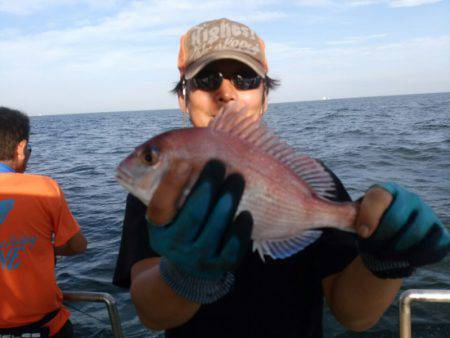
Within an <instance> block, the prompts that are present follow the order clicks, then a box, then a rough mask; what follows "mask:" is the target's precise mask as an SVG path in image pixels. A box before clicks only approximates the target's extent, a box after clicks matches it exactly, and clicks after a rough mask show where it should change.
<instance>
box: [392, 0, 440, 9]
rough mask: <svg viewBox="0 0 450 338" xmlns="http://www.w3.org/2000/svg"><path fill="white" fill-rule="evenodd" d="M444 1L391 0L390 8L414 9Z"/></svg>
mask: <svg viewBox="0 0 450 338" xmlns="http://www.w3.org/2000/svg"><path fill="white" fill-rule="evenodd" d="M438 2H442V0H391V1H389V6H390V7H414V6H422V5H431V4H435V3H438Z"/></svg>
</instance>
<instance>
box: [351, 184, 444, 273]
mask: <svg viewBox="0 0 450 338" xmlns="http://www.w3.org/2000/svg"><path fill="white" fill-rule="evenodd" d="M376 186H377V187H380V188H383V189H385V190H387V191H388V192H389V193H390V194H391V195H392V197H393V200H392V203H391V205H390V206H389V208H388V209H387V210H386V211H385V213H384V215H383V217H382V219H381V221H380V224H379V225H378V227H377V229H376V230H375V232H374V233H373V234H372V235H371V236H370V237H369V238H367V239H362V238H360V239H359V248H360V252H361V256H362V259H363V262H364V264H365V266H366V267H367V268H368V269H369V270H370V271H372V273H373V274H374V275H375V276H377V277H380V278H403V277H408V276H410V275H411V274H412V273H413V271H414V269H415V268H416V267H419V266H423V265H426V264H432V263H436V262H438V261H440V260H441V259H443V258H444V257H445V255H446V254H447V253H448V251H449V249H450V235H449V232H448V231H447V229H446V228H445V227H444V225H443V224H442V222H441V221H440V220H439V218H438V217H437V216H436V215H435V213H434V212H433V210H431V208H430V207H429V206H427V205H426V204H425V203H424V202H423V201H422V200H421V199H420V198H419V197H418V196H417V195H416V194H414V193H412V192H409V191H407V190H406V189H404V188H402V187H401V186H399V185H397V184H395V183H384V184H379V185H376Z"/></svg>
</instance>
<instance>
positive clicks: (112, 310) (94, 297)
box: [63, 291, 124, 338]
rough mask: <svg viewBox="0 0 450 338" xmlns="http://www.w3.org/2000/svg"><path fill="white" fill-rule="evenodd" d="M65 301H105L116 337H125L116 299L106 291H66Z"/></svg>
mask: <svg viewBox="0 0 450 338" xmlns="http://www.w3.org/2000/svg"><path fill="white" fill-rule="evenodd" d="M63 294H64V301H68V302H93V303H104V304H105V305H106V309H107V310H108V316H109V321H110V322H111V329H112V333H113V337H114V338H123V337H124V336H123V331H122V325H121V323H120V317H119V311H118V310H117V306H116V300H115V299H114V297H113V296H111V295H110V294H109V293H106V292H85V291H64V292H63Z"/></svg>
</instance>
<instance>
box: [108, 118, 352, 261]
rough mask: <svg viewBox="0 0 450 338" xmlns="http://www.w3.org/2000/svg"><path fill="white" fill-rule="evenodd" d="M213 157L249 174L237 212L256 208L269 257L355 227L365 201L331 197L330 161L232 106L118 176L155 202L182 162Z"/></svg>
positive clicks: (132, 161) (143, 149) (258, 236)
mask: <svg viewBox="0 0 450 338" xmlns="http://www.w3.org/2000/svg"><path fill="white" fill-rule="evenodd" d="M211 159H217V160H220V161H222V162H224V163H225V165H226V174H227V175H229V174H232V173H239V174H241V175H242V176H243V177H244V180H245V189H244V192H243V195H242V198H241V201H240V203H239V207H238V211H237V212H236V215H237V214H239V212H240V211H243V210H247V211H249V212H250V213H251V215H252V217H253V228H252V234H251V238H252V240H253V251H257V252H258V253H259V255H260V256H261V258H262V259H263V260H264V259H265V256H269V257H271V258H273V259H282V258H287V257H290V256H292V255H294V254H296V253H298V252H300V251H302V250H303V249H305V248H306V247H307V246H309V245H310V244H312V243H314V242H315V241H316V240H317V239H318V238H320V236H321V234H322V232H323V228H336V229H339V230H342V231H347V232H352V233H354V232H355V229H354V224H355V219H356V215H357V213H358V204H357V203H354V202H334V201H332V200H331V199H332V198H334V197H336V186H335V182H334V179H333V177H332V176H331V174H330V173H329V171H328V170H327V169H326V168H325V167H324V165H323V164H322V163H321V162H320V161H319V160H316V159H314V158H312V157H309V156H307V155H303V154H298V153H297V152H296V151H295V149H294V148H292V147H290V146H289V145H288V144H287V143H286V142H284V141H282V140H281V139H280V138H279V137H278V136H276V135H275V134H274V133H272V132H271V131H270V130H269V128H268V127H267V126H266V125H265V123H264V122H262V121H260V120H255V118H254V117H248V116H245V114H242V113H240V112H239V111H236V110H234V111H233V110H232V109H224V110H222V111H221V112H219V114H218V115H217V116H216V117H215V118H214V119H213V120H212V122H211V123H210V124H209V125H208V127H204V128H198V127H192V128H181V129H173V130H169V131H166V132H164V133H161V134H159V135H156V136H154V137H152V138H151V139H150V140H148V141H147V142H145V143H143V144H141V145H140V146H138V147H136V148H135V150H134V151H133V152H132V153H131V154H130V155H128V156H127V157H126V158H125V159H124V160H123V161H122V162H120V164H119V165H118V167H117V170H116V173H117V174H116V178H117V180H118V182H119V183H120V184H121V185H122V186H123V187H124V188H125V189H127V190H128V191H129V192H130V193H131V194H133V195H134V196H136V197H137V198H139V199H140V200H141V201H142V203H144V204H145V205H147V206H148V205H149V202H150V201H151V199H152V196H153V194H154V192H155V190H156V189H157V187H158V185H159V183H160V182H161V179H162V178H163V176H164V174H165V173H166V172H167V171H168V169H169V168H170V167H171V166H172V165H173V164H174V163H175V161H178V160H184V161H188V162H189V163H190V164H191V165H192V166H193V167H197V168H202V167H203V166H204V165H205V164H206V163H207V162H208V161H209V160H211ZM198 171H199V170H198ZM196 175H197V176H195V175H194V176H193V177H192V180H191V182H190V183H189V184H188V185H187V187H186V189H185V193H184V194H183V195H184V196H186V195H187V194H188V192H189V191H190V189H191V188H192V187H193V185H194V184H195V181H196V179H197V178H198V175H199V174H198V173H197V174H196Z"/></svg>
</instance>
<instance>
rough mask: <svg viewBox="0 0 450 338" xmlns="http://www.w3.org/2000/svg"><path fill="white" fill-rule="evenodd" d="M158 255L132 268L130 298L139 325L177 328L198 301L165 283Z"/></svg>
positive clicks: (185, 320)
mask: <svg viewBox="0 0 450 338" xmlns="http://www.w3.org/2000/svg"><path fill="white" fill-rule="evenodd" d="M159 262H160V258H147V259H144V260H142V261H140V262H138V263H136V264H134V265H133V268H132V270H131V279H132V285H131V289H130V293H131V299H132V301H133V303H134V305H135V307H136V311H137V313H138V315H139V319H140V321H141V323H142V324H144V325H145V326H146V327H148V328H150V329H152V330H164V329H170V328H173V327H177V326H179V325H182V324H184V323H186V322H187V321H188V320H189V319H191V318H192V317H193V316H194V315H195V314H196V312H197V311H198V310H199V308H200V304H199V303H194V302H190V301H189V300H187V299H186V298H184V297H181V296H178V295H177V294H176V293H175V292H173V291H172V289H171V288H170V287H169V286H168V285H167V284H166V282H164V280H163V279H162V277H161V274H160V271H159Z"/></svg>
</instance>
